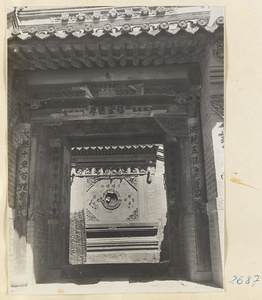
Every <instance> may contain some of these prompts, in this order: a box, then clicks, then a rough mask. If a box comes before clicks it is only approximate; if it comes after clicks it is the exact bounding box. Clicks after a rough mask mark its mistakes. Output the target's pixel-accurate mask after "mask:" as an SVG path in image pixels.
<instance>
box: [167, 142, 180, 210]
mask: <svg viewBox="0 0 262 300" xmlns="http://www.w3.org/2000/svg"><path fill="white" fill-rule="evenodd" d="M176 147H177V146H176V143H174V142H172V143H167V144H166V146H165V156H166V157H167V161H168V164H166V173H167V174H166V180H167V189H168V199H169V208H171V209H172V208H176V207H177V201H178V198H179V195H178V192H179V191H178V163H177V159H178V158H177V151H176Z"/></svg>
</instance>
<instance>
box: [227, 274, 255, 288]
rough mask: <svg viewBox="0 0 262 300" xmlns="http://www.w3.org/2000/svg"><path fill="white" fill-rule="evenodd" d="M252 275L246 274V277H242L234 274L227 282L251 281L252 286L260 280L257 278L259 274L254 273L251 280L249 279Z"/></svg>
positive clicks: (246, 282) (248, 282)
mask: <svg viewBox="0 0 262 300" xmlns="http://www.w3.org/2000/svg"><path fill="white" fill-rule="evenodd" d="M251 279H252V277H251V276H248V277H247V278H246V279H245V278H244V276H240V277H238V276H234V279H233V280H231V281H230V282H229V283H232V284H234V283H237V284H238V285H241V284H242V283H245V284H250V283H252V287H253V286H254V285H255V283H256V282H258V281H260V280H259V275H254V278H253V281H252V280H251Z"/></svg>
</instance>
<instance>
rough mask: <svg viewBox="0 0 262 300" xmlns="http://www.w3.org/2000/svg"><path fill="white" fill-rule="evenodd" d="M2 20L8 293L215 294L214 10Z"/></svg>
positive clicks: (218, 122)
mask: <svg viewBox="0 0 262 300" xmlns="http://www.w3.org/2000/svg"><path fill="white" fill-rule="evenodd" d="M7 24H8V28H7V29H8V31H7V35H8V99H7V101H8V126H9V135H8V137H9V138H8V147H9V148H8V153H9V202H8V205H9V208H8V209H9V210H8V211H9V290H10V293H12V294H61V293H62V294H91V293H93V294H94V293H136V292H139V293H149V292H150V293H155V292H174V293H175V292H190V291H195V292H214V291H216V292H217V291H223V289H222V288H223V248H224V235H223V222H224V218H223V211H224V209H223V207H224V206H223V203H224V188H223V186H224V183H223V175H224V19H223V8H221V7H208V6H199V7H193V6H187V7H186V6H181V7H178V6H176V7H172V6H165V7H162V6H161V7H160V6H159V7H157V6H153V7H137V6H136V7H102V6H100V7H52V8H51V7H18V8H16V7H9V8H8V13H7Z"/></svg>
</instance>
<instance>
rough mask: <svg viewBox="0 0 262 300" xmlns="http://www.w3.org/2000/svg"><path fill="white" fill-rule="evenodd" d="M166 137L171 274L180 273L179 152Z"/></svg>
mask: <svg viewBox="0 0 262 300" xmlns="http://www.w3.org/2000/svg"><path fill="white" fill-rule="evenodd" d="M170 140H172V139H171V138H170V137H167V141H166V143H165V182H166V189H167V201H168V228H169V242H170V263H171V265H170V268H169V272H170V273H171V274H172V275H173V276H179V275H181V273H182V241H181V226H180V222H181V211H180V208H181V204H180V202H181V194H180V186H181V181H180V154H179V145H178V142H173V141H171V142H170Z"/></svg>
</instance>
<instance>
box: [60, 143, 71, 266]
mask: <svg viewBox="0 0 262 300" xmlns="http://www.w3.org/2000/svg"><path fill="white" fill-rule="evenodd" d="M62 159H63V161H62V168H61V172H60V174H61V175H62V180H61V191H62V197H61V201H60V232H61V244H60V254H61V264H68V263H69V222H70V172H71V162H70V160H71V147H70V145H69V143H68V141H67V139H63V140H62Z"/></svg>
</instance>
